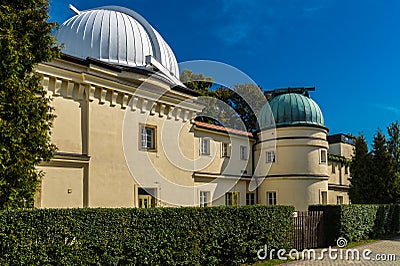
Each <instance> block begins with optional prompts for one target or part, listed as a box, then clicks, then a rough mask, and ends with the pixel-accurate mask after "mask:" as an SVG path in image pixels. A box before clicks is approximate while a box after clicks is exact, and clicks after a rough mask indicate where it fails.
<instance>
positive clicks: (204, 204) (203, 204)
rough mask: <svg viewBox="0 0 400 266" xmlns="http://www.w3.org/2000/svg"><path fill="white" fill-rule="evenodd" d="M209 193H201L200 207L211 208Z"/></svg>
mask: <svg viewBox="0 0 400 266" xmlns="http://www.w3.org/2000/svg"><path fill="white" fill-rule="evenodd" d="M209 195H210V192H209V191H200V207H207V206H209Z"/></svg>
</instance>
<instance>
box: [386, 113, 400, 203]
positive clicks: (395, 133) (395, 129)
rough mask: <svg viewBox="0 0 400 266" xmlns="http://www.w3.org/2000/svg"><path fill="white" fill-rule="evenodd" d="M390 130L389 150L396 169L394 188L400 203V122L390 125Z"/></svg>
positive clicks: (388, 128)
mask: <svg viewBox="0 0 400 266" xmlns="http://www.w3.org/2000/svg"><path fill="white" fill-rule="evenodd" d="M387 130H388V136H389V139H388V142H387V146H388V150H389V152H390V153H391V154H392V156H393V159H394V169H395V171H396V173H395V181H394V186H395V188H394V189H396V188H397V191H396V192H395V194H396V196H395V197H396V201H397V202H400V125H399V121H396V122H395V123H392V124H390V125H389V126H388V127H387Z"/></svg>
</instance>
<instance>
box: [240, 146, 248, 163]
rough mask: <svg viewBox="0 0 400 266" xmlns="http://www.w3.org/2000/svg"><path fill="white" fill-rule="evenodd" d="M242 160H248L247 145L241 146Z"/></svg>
mask: <svg viewBox="0 0 400 266" xmlns="http://www.w3.org/2000/svg"><path fill="white" fill-rule="evenodd" d="M240 160H247V147H246V146H240Z"/></svg>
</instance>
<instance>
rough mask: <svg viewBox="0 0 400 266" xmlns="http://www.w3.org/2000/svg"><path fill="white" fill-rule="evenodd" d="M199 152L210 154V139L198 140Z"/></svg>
mask: <svg viewBox="0 0 400 266" xmlns="http://www.w3.org/2000/svg"><path fill="white" fill-rule="evenodd" d="M200 154H201V155H210V139H209V138H202V139H201V142H200Z"/></svg>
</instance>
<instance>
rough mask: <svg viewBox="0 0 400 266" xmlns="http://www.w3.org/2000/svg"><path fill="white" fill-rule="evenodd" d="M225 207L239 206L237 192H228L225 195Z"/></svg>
mask: <svg viewBox="0 0 400 266" xmlns="http://www.w3.org/2000/svg"><path fill="white" fill-rule="evenodd" d="M225 205H226V206H238V205H239V192H237V191H234V192H228V193H226V194H225Z"/></svg>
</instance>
